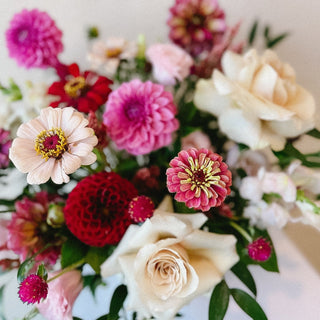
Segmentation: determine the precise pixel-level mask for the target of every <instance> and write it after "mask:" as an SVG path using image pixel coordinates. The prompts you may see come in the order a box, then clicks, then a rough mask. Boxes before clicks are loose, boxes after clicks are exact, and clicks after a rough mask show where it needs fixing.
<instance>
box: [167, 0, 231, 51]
mask: <svg viewBox="0 0 320 320" xmlns="http://www.w3.org/2000/svg"><path fill="white" fill-rule="evenodd" d="M170 13H171V15H170V17H169V19H168V21H167V24H168V25H169V27H170V33H169V37H170V39H171V40H172V41H173V42H174V43H176V44H177V45H179V46H181V47H182V48H184V49H185V50H186V51H188V52H189V53H190V54H191V55H193V56H197V55H199V54H200V53H201V52H203V51H210V50H211V49H212V47H213V46H214V45H215V44H217V43H219V42H220V41H221V37H222V36H223V34H224V32H225V30H226V22H225V14H224V11H223V10H222V9H221V8H220V7H219V5H218V2H217V0H176V1H175V4H174V6H172V7H171V8H170Z"/></svg>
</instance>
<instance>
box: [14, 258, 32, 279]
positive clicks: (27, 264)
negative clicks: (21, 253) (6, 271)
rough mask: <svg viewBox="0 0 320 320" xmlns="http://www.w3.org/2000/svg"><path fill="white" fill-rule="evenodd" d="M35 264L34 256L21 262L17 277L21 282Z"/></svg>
mask: <svg viewBox="0 0 320 320" xmlns="http://www.w3.org/2000/svg"><path fill="white" fill-rule="evenodd" d="M34 264H35V261H34V259H33V258H29V259H26V260H25V261H23V262H22V263H21V264H20V267H19V269H18V273H17V279H18V282H19V283H20V282H22V281H23V280H24V279H25V278H26V277H27V276H28V273H29V271H30V270H31V269H32V268H33V266H34Z"/></svg>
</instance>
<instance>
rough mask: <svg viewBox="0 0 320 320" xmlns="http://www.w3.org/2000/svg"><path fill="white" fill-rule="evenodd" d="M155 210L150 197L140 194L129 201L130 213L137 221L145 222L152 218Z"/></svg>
mask: <svg viewBox="0 0 320 320" xmlns="http://www.w3.org/2000/svg"><path fill="white" fill-rule="evenodd" d="M153 211H154V203H153V202H152V200H151V199H150V198H149V197H146V196H138V197H135V198H133V199H132V200H131V201H130V203H129V209H128V212H129V215H130V217H131V219H132V220H133V221H134V222H136V223H139V222H144V221H146V220H147V219H148V218H151V217H152V215H153Z"/></svg>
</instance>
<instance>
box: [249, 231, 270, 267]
mask: <svg viewBox="0 0 320 320" xmlns="http://www.w3.org/2000/svg"><path fill="white" fill-rule="evenodd" d="M247 249H248V255H249V257H250V258H251V259H253V260H255V261H259V262H264V261H267V260H268V259H269V258H270V256H271V251H272V249H271V245H270V243H269V242H268V241H267V240H266V239H264V238H262V237H259V238H257V239H256V240H254V241H252V242H251V243H249V244H248V246H247Z"/></svg>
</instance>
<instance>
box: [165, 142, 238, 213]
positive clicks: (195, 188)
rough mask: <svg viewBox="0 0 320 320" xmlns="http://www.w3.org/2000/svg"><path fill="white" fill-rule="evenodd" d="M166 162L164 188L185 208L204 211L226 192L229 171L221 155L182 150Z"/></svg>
mask: <svg viewBox="0 0 320 320" xmlns="http://www.w3.org/2000/svg"><path fill="white" fill-rule="evenodd" d="M169 165H170V168H168V169H167V172H166V174H167V187H168V190H169V191H170V192H172V193H176V195H175V199H176V200H177V201H179V202H184V203H185V204H186V206H187V207H189V208H195V209H196V210H202V211H208V210H209V209H210V208H211V207H217V206H220V205H221V203H222V202H223V201H224V199H225V198H226V196H227V195H228V194H230V191H231V190H230V186H231V180H232V179H231V172H230V171H229V170H228V166H227V165H226V164H225V163H224V162H223V161H222V157H221V156H219V155H218V154H216V153H214V152H212V151H210V150H208V149H199V150H197V149H195V148H191V149H188V150H182V151H180V152H179V154H178V156H177V157H175V158H174V159H172V160H171V161H170V163H169Z"/></svg>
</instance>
